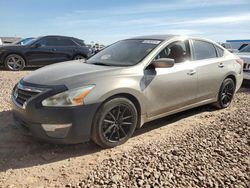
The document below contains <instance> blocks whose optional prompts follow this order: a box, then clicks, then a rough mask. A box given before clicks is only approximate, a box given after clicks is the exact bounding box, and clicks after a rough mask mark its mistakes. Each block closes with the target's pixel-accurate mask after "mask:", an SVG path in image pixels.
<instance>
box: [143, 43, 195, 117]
mask: <svg viewBox="0 0 250 188" xmlns="http://www.w3.org/2000/svg"><path fill="white" fill-rule="evenodd" d="M157 58H172V59H174V60H175V64H174V66H173V67H171V68H155V75H152V74H151V75H150V74H149V75H148V76H149V77H151V78H149V79H151V80H152V81H151V82H150V84H149V85H148V87H147V88H146V89H145V93H146V96H147V99H148V100H149V102H148V106H147V112H148V114H147V116H148V117H149V118H150V117H154V116H158V115H161V114H165V113H167V112H170V111H173V110H177V109H180V108H182V107H185V106H188V105H190V104H192V103H194V102H196V97H197V74H196V67H195V64H194V63H193V62H191V61H190V46H189V41H188V40H186V41H176V42H173V43H171V44H169V45H168V46H167V47H166V48H165V49H164V50H163V51H161V52H160V53H159V54H158V55H157V56H156V59H157ZM145 76H147V75H145Z"/></svg>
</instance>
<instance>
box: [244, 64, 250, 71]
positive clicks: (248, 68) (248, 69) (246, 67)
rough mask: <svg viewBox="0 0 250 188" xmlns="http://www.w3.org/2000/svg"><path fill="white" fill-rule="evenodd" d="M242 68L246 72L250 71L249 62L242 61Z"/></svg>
mask: <svg viewBox="0 0 250 188" xmlns="http://www.w3.org/2000/svg"><path fill="white" fill-rule="evenodd" d="M243 70H244V71H246V72H249V71H250V63H244V65H243Z"/></svg>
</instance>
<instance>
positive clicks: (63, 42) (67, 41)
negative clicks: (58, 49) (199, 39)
mask: <svg viewBox="0 0 250 188" xmlns="http://www.w3.org/2000/svg"><path fill="white" fill-rule="evenodd" d="M59 44H60V46H76V44H75V43H74V42H73V41H72V40H71V39H67V38H61V39H59Z"/></svg>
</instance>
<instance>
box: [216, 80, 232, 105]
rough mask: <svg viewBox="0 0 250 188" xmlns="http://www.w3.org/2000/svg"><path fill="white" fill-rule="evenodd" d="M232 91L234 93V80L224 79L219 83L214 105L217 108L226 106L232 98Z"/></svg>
mask: <svg viewBox="0 0 250 188" xmlns="http://www.w3.org/2000/svg"><path fill="white" fill-rule="evenodd" d="M234 93H235V83H234V81H233V80H232V79H231V78H227V79H225V80H224V81H223V83H222V85H221V88H220V92H219V95H218V101H217V103H216V106H217V107H219V108H226V107H228V106H229V105H230V104H231V102H232V100H233V96H234Z"/></svg>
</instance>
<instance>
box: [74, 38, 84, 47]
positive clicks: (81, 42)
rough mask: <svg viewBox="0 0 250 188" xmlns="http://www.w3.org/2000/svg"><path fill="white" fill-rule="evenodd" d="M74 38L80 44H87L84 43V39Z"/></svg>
mask: <svg viewBox="0 0 250 188" xmlns="http://www.w3.org/2000/svg"><path fill="white" fill-rule="evenodd" d="M73 40H74V42H76V43H77V44H79V45H80V46H85V43H84V41H83V40H80V39H76V38H74V39H73Z"/></svg>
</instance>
